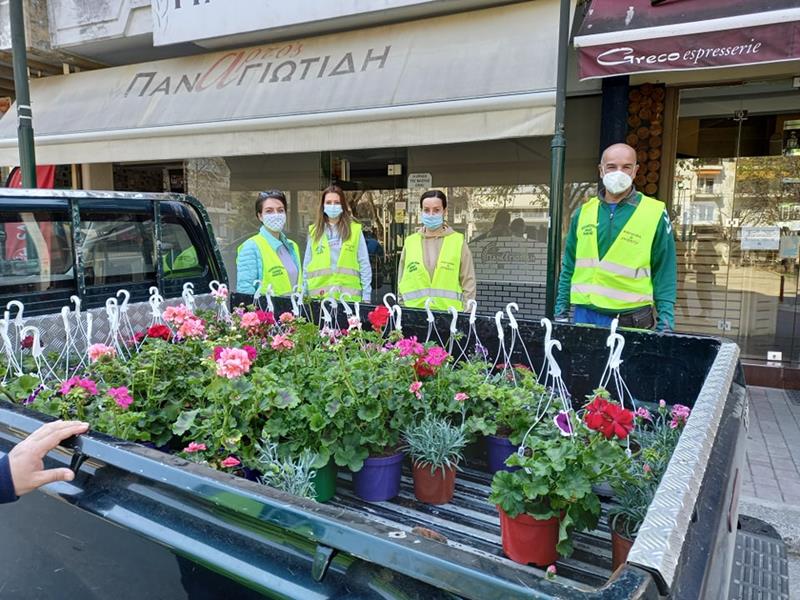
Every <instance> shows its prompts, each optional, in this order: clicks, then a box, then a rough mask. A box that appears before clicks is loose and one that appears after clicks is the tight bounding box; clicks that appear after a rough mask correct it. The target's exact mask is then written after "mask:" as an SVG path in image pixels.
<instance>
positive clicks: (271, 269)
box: [236, 233, 303, 296]
mask: <svg viewBox="0 0 800 600" xmlns="http://www.w3.org/2000/svg"><path fill="white" fill-rule="evenodd" d="M250 240H253V241H254V242H255V244H256V246H258V252H259V254H261V285H260V287H259V288H258V289H259V291H260V292H261V293H262V294H266V293H267V288H268V287H269V285H270V284H271V285H272V294H273V295H275V296H288V295H289V294H291V293H292V292H293V291H294V289H295V286H296V283H297V282H295V284H292V280H291V279H290V278H289V272H288V271H287V270H286V267H284V266H283V261H281V259H280V257H279V256H278V253H277V252H275V250H273V249H272V246H271V245H270V243H269V242H268V241H267V240H265V239H264V236H263V235H261V234H260V233H257V234H256V235H254V236H253V237H251V238H250ZM248 241H249V240H248ZM287 241H288V242H289V243H290V244H291V245H292V249H293V250H294V255H295V256H296V257H297V260H298V262H299V260H300V249H299V248H298V247H297V244H295V243H294V242H293V241H292V240H289V239H287ZM243 246H244V244H242V245H241V246H239V249H238V250H237V252H236V254H237V256H238V254H239V252H241V250H242V247H243ZM302 269H303V267H302V265H301V264H298V266H297V281H303V271H302Z"/></svg>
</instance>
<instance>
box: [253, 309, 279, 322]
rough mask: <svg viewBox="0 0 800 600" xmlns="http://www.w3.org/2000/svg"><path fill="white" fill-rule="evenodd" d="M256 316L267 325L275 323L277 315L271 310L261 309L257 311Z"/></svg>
mask: <svg viewBox="0 0 800 600" xmlns="http://www.w3.org/2000/svg"><path fill="white" fill-rule="evenodd" d="M256 316H257V317H258V320H259V321H261V322H262V323H266V324H267V325H275V315H274V314H273V313H271V312H267V311H266V310H261V309H259V310H257V311H256Z"/></svg>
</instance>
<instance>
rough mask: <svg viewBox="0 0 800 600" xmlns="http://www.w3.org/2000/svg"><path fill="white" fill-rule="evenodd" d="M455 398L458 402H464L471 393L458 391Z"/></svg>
mask: <svg viewBox="0 0 800 600" xmlns="http://www.w3.org/2000/svg"><path fill="white" fill-rule="evenodd" d="M453 399H454V400H455V401H456V402H464V400H469V394H465V393H464V392H458V393H457V394H456V395H455V396H453Z"/></svg>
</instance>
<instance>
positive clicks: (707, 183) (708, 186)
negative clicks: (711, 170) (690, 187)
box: [697, 177, 714, 194]
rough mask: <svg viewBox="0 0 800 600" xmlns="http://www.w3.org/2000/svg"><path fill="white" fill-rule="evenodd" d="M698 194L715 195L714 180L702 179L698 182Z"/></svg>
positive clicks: (711, 178)
mask: <svg viewBox="0 0 800 600" xmlns="http://www.w3.org/2000/svg"><path fill="white" fill-rule="evenodd" d="M697 193H698V194H713V193H714V178H713V177H700V178H699V179H698V180H697Z"/></svg>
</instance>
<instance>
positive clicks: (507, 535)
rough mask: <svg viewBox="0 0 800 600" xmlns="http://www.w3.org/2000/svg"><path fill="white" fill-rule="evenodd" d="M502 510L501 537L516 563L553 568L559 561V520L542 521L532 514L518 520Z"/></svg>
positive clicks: (506, 550) (507, 551) (507, 552)
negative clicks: (557, 547) (550, 566)
mask: <svg viewBox="0 0 800 600" xmlns="http://www.w3.org/2000/svg"><path fill="white" fill-rule="evenodd" d="M497 508H498V510H499V511H500V536H501V539H502V540H503V552H504V553H505V555H506V556H507V557H508V558H510V559H511V560H513V561H514V562H518V563H522V564H524V565H527V564H532V565H536V566H537V567H546V566H548V565H552V564H553V563H554V562H555V561H556V560H557V559H558V552H557V551H556V546H557V545H558V524H559V523H558V521H559V520H558V517H553V518H552V519H547V520H546V521H539V520H538V519H534V518H533V517H531V516H530V515H526V514H521V515H517V516H516V517H515V518H513V519H512V518H511V517H509V516H508V515H507V514H506V512H505V511H504V510H503V509H502V508H500V507H499V506H498V507H497Z"/></svg>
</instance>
